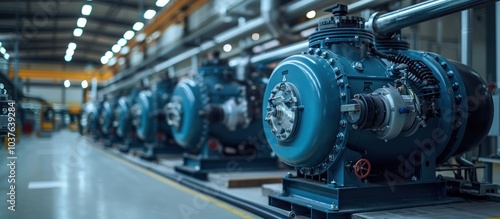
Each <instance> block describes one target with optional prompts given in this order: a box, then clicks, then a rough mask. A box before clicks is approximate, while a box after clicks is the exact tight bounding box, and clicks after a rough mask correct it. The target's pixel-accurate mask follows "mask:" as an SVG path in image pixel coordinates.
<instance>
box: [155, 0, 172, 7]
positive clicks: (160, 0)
mask: <svg viewBox="0 0 500 219" xmlns="http://www.w3.org/2000/svg"><path fill="white" fill-rule="evenodd" d="M168 2H170V0H158V1H156V6H158V7H165V5H167V4H168Z"/></svg>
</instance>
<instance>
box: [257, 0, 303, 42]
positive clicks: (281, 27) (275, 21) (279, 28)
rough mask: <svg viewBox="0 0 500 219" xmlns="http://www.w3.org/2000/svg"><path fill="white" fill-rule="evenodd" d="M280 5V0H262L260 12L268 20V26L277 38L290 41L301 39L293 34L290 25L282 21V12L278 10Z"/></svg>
mask: <svg viewBox="0 0 500 219" xmlns="http://www.w3.org/2000/svg"><path fill="white" fill-rule="evenodd" d="M278 6H279V2H278V0H262V1H260V13H261V16H262V18H263V19H264V20H265V21H266V26H267V28H268V29H269V32H271V35H272V36H273V37H274V38H276V39H281V40H284V41H288V42H295V41H297V40H300V36H298V35H295V34H292V33H291V32H290V27H289V26H288V25H287V24H286V23H283V22H280V19H279V17H280V16H281V14H280V12H279V11H278V10H277V8H278Z"/></svg>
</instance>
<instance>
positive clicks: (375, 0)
mask: <svg viewBox="0 0 500 219" xmlns="http://www.w3.org/2000/svg"><path fill="white" fill-rule="evenodd" d="M392 1H393V0H390V1H380V0H360V1H357V2H354V3H352V4H349V5H347V7H348V8H349V13H356V12H360V11H362V10H365V9H369V8H375V7H379V6H381V5H386V4H389V3H390V2H392ZM331 16H332V15H331V14H329V15H324V16H321V17H317V18H315V19H311V20H309V21H306V22H304V23H301V24H298V25H296V26H294V27H292V29H291V30H292V32H300V31H303V30H305V29H309V28H312V27H314V26H316V25H318V22H319V21H320V20H321V19H323V18H329V17H331Z"/></svg>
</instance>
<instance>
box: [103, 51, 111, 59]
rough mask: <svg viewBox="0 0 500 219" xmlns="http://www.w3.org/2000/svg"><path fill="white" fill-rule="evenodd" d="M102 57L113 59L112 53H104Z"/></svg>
mask: <svg viewBox="0 0 500 219" xmlns="http://www.w3.org/2000/svg"><path fill="white" fill-rule="evenodd" d="M103 57H107V58H111V57H113V52H111V51H107V52H106V53H104V56H103Z"/></svg>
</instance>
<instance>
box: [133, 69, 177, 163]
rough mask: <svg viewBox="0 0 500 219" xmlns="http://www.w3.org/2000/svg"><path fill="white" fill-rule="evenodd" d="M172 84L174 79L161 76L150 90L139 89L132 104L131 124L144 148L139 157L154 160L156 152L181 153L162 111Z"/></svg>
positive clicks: (171, 89) (168, 99) (169, 94)
mask: <svg viewBox="0 0 500 219" xmlns="http://www.w3.org/2000/svg"><path fill="white" fill-rule="evenodd" d="M174 86H175V81H173V80H172V79H169V78H168V77H163V78H161V79H160V81H159V82H158V83H156V86H155V87H154V88H153V89H152V90H143V91H141V92H140V93H139V94H138V95H137V98H136V102H135V104H134V105H132V108H131V114H132V124H133V125H134V126H135V128H136V134H137V136H138V137H139V139H141V140H142V141H143V143H144V144H143V145H144V147H145V149H146V150H145V152H144V153H143V154H141V158H144V159H146V160H155V159H156V158H157V155H158V154H170V155H172V154H181V153H182V148H181V147H179V145H177V143H176V142H175V141H174V140H173V138H172V134H171V131H170V128H169V127H168V125H167V121H166V119H165V113H164V111H163V109H164V107H165V106H166V104H167V103H168V102H169V101H170V98H171V94H172V91H173V89H174Z"/></svg>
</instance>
